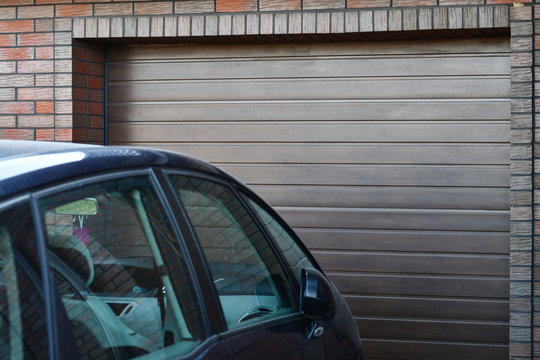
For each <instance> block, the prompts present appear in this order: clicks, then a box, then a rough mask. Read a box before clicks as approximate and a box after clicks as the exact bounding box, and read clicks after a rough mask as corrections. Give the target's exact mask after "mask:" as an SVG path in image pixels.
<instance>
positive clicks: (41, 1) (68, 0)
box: [36, 0, 73, 5]
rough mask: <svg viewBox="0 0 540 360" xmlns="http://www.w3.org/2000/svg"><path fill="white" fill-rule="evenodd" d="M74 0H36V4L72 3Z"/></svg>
mask: <svg viewBox="0 0 540 360" xmlns="http://www.w3.org/2000/svg"><path fill="white" fill-rule="evenodd" d="M72 3H73V0H36V5H41V4H72Z"/></svg>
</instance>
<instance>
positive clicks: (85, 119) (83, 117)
mask: <svg viewBox="0 0 540 360" xmlns="http://www.w3.org/2000/svg"><path fill="white" fill-rule="evenodd" d="M72 125H73V128H78V129H81V128H89V127H90V116H88V115H87V114H75V115H73V118H72Z"/></svg>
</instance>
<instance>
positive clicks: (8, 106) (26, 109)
mask: <svg viewBox="0 0 540 360" xmlns="http://www.w3.org/2000/svg"><path fill="white" fill-rule="evenodd" d="M0 113H3V114H33V113H34V103H33V102H32V101H5V102H0Z"/></svg>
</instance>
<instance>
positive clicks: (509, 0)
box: [486, 0, 529, 4]
mask: <svg viewBox="0 0 540 360" xmlns="http://www.w3.org/2000/svg"><path fill="white" fill-rule="evenodd" d="M528 2H529V1H516V0H486V3H487V4H518V3H522V4H523V3H528Z"/></svg>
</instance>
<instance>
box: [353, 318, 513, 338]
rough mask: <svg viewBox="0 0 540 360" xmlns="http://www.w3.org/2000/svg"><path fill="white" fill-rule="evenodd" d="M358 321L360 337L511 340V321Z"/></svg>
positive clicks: (380, 319)
mask: <svg viewBox="0 0 540 360" xmlns="http://www.w3.org/2000/svg"><path fill="white" fill-rule="evenodd" d="M356 324H357V325H358V329H359V330H360V334H361V336H363V337H367V338H386V339H388V338H390V339H402V340H408V339H415V340H420V339H421V340H428V341H453V342H458V341H464V342H473V343H474V342H477V343H496V344H497V343H499V344H504V343H507V342H508V324H506V323H504V322H475V321H462V322H460V321H444V320H428V319H423V320H409V319H387V318H356Z"/></svg>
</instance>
